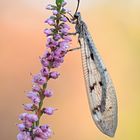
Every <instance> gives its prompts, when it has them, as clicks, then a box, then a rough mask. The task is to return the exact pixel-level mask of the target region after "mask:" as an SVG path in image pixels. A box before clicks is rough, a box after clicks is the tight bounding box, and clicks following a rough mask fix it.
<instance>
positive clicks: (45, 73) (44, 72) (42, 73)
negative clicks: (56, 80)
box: [40, 67, 49, 77]
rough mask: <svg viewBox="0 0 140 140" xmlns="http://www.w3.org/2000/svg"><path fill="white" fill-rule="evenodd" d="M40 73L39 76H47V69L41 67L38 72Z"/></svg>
mask: <svg viewBox="0 0 140 140" xmlns="http://www.w3.org/2000/svg"><path fill="white" fill-rule="evenodd" d="M40 72H41V75H42V76H45V77H46V76H48V75H49V69H48V68H45V67H43V68H42V69H41V70H40Z"/></svg>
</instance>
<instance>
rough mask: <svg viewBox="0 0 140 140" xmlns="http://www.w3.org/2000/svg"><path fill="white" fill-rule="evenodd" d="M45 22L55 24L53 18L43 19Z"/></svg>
mask: <svg viewBox="0 0 140 140" xmlns="http://www.w3.org/2000/svg"><path fill="white" fill-rule="evenodd" d="M45 23H48V24H49V25H54V24H55V21H54V19H52V18H48V19H47V20H46V21H45Z"/></svg>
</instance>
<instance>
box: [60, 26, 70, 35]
mask: <svg viewBox="0 0 140 140" xmlns="http://www.w3.org/2000/svg"><path fill="white" fill-rule="evenodd" d="M68 31H69V30H68V28H62V29H60V32H61V33H62V34H64V35H66V34H68Z"/></svg>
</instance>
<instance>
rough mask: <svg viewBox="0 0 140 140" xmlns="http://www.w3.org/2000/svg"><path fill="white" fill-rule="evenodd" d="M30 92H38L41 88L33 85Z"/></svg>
mask: <svg viewBox="0 0 140 140" xmlns="http://www.w3.org/2000/svg"><path fill="white" fill-rule="evenodd" d="M32 90H33V92H40V91H41V87H40V86H39V85H38V84H33V86H32Z"/></svg>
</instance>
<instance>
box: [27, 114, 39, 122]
mask: <svg viewBox="0 0 140 140" xmlns="http://www.w3.org/2000/svg"><path fill="white" fill-rule="evenodd" d="M27 118H28V120H29V121H30V122H36V121H38V116H37V115H36V114H28V116H27Z"/></svg>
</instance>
